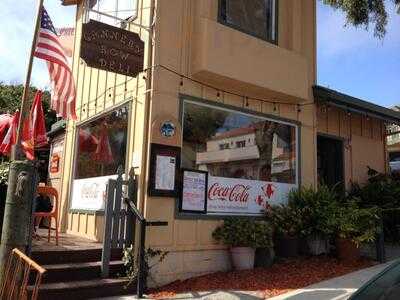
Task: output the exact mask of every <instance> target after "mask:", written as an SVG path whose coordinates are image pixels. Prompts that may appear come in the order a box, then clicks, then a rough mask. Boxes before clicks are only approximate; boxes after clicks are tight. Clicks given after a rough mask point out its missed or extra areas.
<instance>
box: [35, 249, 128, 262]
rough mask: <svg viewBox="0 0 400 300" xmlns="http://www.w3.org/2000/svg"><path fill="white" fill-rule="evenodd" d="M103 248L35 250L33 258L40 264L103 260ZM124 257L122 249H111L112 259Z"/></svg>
mask: <svg viewBox="0 0 400 300" xmlns="http://www.w3.org/2000/svg"><path fill="white" fill-rule="evenodd" d="M101 252H102V249H78V250H50V251H33V252H32V255H31V257H32V259H33V260H34V261H36V262H37V263H38V264H39V265H50V264H51V265H53V264H69V263H86V262H97V261H101ZM121 258H122V250H121V249H112V250H111V260H120V259H121Z"/></svg>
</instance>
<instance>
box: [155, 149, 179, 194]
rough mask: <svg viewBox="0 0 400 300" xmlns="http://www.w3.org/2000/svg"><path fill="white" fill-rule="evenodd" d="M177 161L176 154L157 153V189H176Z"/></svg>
mask: <svg viewBox="0 0 400 300" xmlns="http://www.w3.org/2000/svg"><path fill="white" fill-rule="evenodd" d="M175 169H176V162H175V157H174V156H164V155H157V158H156V189H157V190H165V191H173V190H174V189H175Z"/></svg>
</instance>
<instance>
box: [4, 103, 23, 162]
mask: <svg viewBox="0 0 400 300" xmlns="http://www.w3.org/2000/svg"><path fill="white" fill-rule="evenodd" d="M19 115H20V114H19V111H17V112H16V113H15V114H14V115H13V117H12V121H11V125H10V127H9V128H8V131H7V133H6V136H5V137H4V139H3V141H2V142H1V145H0V153H3V154H4V155H9V154H10V153H11V147H12V146H13V145H14V144H15V142H16V140H17V128H18V121H19Z"/></svg>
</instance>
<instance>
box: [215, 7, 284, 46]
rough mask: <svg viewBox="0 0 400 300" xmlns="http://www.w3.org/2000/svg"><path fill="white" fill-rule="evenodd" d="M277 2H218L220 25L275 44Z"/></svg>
mask: <svg viewBox="0 0 400 300" xmlns="http://www.w3.org/2000/svg"><path fill="white" fill-rule="evenodd" d="M276 12H277V0H251V1H249V0H220V7H219V20H220V22H221V23H223V24H226V25H228V26H231V27H233V28H235V29H237V30H240V31H243V32H245V33H248V34H251V35H254V36H256V37H258V38H261V39H264V40H267V41H270V42H273V43H276V42H277V37H276V33H277V25H276V24H277V22H276V15H277V13H276Z"/></svg>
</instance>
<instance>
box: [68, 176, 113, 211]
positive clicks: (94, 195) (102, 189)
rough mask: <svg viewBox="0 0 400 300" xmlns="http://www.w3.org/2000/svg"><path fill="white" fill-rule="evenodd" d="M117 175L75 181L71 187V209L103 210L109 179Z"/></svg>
mask: <svg viewBox="0 0 400 300" xmlns="http://www.w3.org/2000/svg"><path fill="white" fill-rule="evenodd" d="M115 178H117V175H110V176H100V177H90V178H85V179H75V180H74V181H73V185H72V196H71V209H81V210H94V211H97V210H103V209H104V206H105V200H106V199H105V197H106V187H107V183H108V180H109V179H115Z"/></svg>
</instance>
